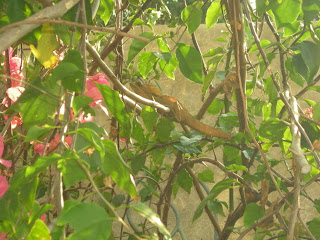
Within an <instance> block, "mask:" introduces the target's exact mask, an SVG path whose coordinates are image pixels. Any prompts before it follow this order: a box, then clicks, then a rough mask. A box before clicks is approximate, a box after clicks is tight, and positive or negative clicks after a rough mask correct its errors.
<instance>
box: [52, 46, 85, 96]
mask: <svg viewBox="0 0 320 240" xmlns="http://www.w3.org/2000/svg"><path fill="white" fill-rule="evenodd" d="M83 77H84V71H83V63H82V57H81V54H80V52H78V51H76V50H69V51H68V54H67V55H66V56H65V58H64V59H63V60H62V61H61V62H60V64H59V65H58V66H57V67H56V68H55V69H53V70H52V78H53V79H55V80H56V81H58V80H62V85H63V87H64V88H65V89H68V90H70V91H73V92H76V93H80V92H81V91H82V86H83Z"/></svg>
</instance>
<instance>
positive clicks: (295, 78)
mask: <svg viewBox="0 0 320 240" xmlns="http://www.w3.org/2000/svg"><path fill="white" fill-rule="evenodd" d="M285 66H286V69H287V70H289V72H290V73H289V79H291V80H292V81H293V82H295V83H296V84H298V85H299V86H300V87H303V85H304V82H305V81H304V80H303V78H302V76H301V75H300V74H299V73H298V71H297V70H296V68H295V67H294V65H293V63H292V59H291V58H288V59H287V60H286V62H285Z"/></svg>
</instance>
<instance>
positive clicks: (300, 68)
mask: <svg viewBox="0 0 320 240" xmlns="http://www.w3.org/2000/svg"><path fill="white" fill-rule="evenodd" d="M292 64H293V66H294V67H295V69H296V71H297V72H298V73H299V74H300V75H301V76H302V77H303V78H304V79H305V80H306V81H307V82H308V78H309V77H308V72H309V70H308V68H307V66H306V64H305V62H304V61H303V58H302V55H301V54H296V55H293V57H292Z"/></svg>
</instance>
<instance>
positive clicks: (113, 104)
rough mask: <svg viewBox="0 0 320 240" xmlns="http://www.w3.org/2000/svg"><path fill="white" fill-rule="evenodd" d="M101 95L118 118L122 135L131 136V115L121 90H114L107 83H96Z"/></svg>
mask: <svg viewBox="0 0 320 240" xmlns="http://www.w3.org/2000/svg"><path fill="white" fill-rule="evenodd" d="M96 85H97V87H98V89H99V91H100V92H101V95H102V97H103V99H104V101H105V103H106V104H107V107H108V110H109V111H110V112H111V114H112V115H113V116H114V117H115V118H116V119H117V121H118V122H119V124H120V127H121V133H120V136H123V137H125V138H127V139H129V138H130V132H131V123H130V116H129V114H128V113H127V111H126V107H125V105H124V103H123V102H122V101H121V99H120V96H119V92H118V91H115V90H112V89H111V88H110V87H109V86H107V85H105V84H98V83H96Z"/></svg>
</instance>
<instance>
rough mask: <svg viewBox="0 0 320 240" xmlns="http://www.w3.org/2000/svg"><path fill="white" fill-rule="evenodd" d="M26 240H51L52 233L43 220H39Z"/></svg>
mask: <svg viewBox="0 0 320 240" xmlns="http://www.w3.org/2000/svg"><path fill="white" fill-rule="evenodd" d="M26 240H51V236H50V231H49V229H48V227H47V226H46V224H45V223H44V222H43V221H42V220H40V219H37V220H36V222H35V224H34V225H33V226H32V228H31V231H30V233H29V234H28V236H27V237H26Z"/></svg>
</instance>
